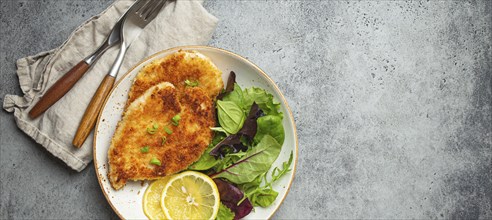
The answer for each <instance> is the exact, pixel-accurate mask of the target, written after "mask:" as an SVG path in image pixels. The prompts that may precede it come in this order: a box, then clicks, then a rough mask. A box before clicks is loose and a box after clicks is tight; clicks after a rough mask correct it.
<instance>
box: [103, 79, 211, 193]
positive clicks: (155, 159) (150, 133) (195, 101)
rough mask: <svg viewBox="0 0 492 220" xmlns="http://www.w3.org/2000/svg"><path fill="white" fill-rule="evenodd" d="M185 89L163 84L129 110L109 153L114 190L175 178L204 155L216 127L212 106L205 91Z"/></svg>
mask: <svg viewBox="0 0 492 220" xmlns="http://www.w3.org/2000/svg"><path fill="white" fill-rule="evenodd" d="M184 78H186V77H184ZM184 78H183V79H184ZM181 89H182V92H180V91H179V90H178V89H177V88H175V86H173V85H172V84H170V83H168V82H162V83H159V84H157V85H154V86H152V87H149V88H148V89H146V90H144V92H143V93H142V94H141V95H140V96H139V97H138V98H136V99H135V100H134V101H133V102H131V103H130V104H129V105H128V106H127V109H126V111H125V112H124V114H123V118H122V120H121V121H120V122H119V123H118V126H117V128H116V131H115V134H114V137H113V140H112V142H111V146H110V148H109V152H108V157H109V158H108V159H109V174H108V175H109V180H110V182H111V185H112V186H113V188H114V189H116V190H117V189H120V188H122V187H123V186H124V185H125V183H126V181H127V180H144V179H145V180H149V179H158V178H161V177H163V176H166V175H170V174H173V173H176V172H178V171H181V170H183V169H186V168H187V167H188V166H189V165H190V164H192V163H193V162H195V161H197V160H198V159H199V158H200V156H201V155H202V154H203V152H204V151H205V149H206V148H207V146H208V145H209V143H210V141H211V139H212V135H213V133H212V131H211V130H210V127H213V126H214V125H215V112H214V111H215V110H214V106H213V101H212V99H211V98H210V93H207V92H206V90H204V89H202V88H200V87H183V88H181Z"/></svg>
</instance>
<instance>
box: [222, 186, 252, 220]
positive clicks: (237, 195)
mask: <svg viewBox="0 0 492 220" xmlns="http://www.w3.org/2000/svg"><path fill="white" fill-rule="evenodd" d="M214 182H215V184H216V185H217V189H218V190H219V194H220V202H221V203H222V204H224V205H225V206H227V208H229V209H230V210H231V211H232V212H234V214H235V215H234V219H235V220H236V219H241V218H243V217H244V216H246V215H248V214H249V213H250V212H251V210H253V205H252V204H251V202H250V201H249V200H248V199H245V200H244V201H242V202H241V203H239V201H241V200H242V199H243V197H244V193H243V192H241V190H239V188H237V187H236V186H234V185H232V184H231V183H228V182H226V181H224V180H221V179H214Z"/></svg>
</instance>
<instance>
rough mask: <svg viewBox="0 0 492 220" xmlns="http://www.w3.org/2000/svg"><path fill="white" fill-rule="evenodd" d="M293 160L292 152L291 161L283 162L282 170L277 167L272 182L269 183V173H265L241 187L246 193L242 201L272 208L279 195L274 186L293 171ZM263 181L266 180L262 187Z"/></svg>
mask: <svg viewBox="0 0 492 220" xmlns="http://www.w3.org/2000/svg"><path fill="white" fill-rule="evenodd" d="M293 158H294V153H293V152H290V156H289V160H287V161H285V162H283V163H282V167H281V168H278V167H275V169H273V171H272V174H271V176H272V178H271V180H270V181H267V179H266V174H267V172H265V173H263V174H261V175H260V176H258V177H257V178H256V179H255V180H253V181H251V182H249V183H244V184H241V185H239V188H241V190H242V191H243V192H244V198H243V199H242V200H241V201H243V200H244V199H246V198H248V199H249V200H250V201H251V203H253V206H261V207H268V206H270V205H271V204H272V203H273V202H274V201H275V199H276V198H277V195H278V193H277V192H276V191H275V190H273V187H272V184H273V183H274V182H276V181H277V180H279V179H280V178H281V177H282V176H284V175H285V174H287V173H288V172H289V171H291V170H290V166H291V165H292V161H293ZM263 180H265V185H263V186H261V183H262V182H263ZM241 201H240V202H241Z"/></svg>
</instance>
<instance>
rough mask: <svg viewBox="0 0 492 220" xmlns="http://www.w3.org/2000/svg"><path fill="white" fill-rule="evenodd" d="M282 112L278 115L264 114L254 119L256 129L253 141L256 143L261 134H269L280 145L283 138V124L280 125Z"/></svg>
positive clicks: (261, 136)
mask: <svg viewBox="0 0 492 220" xmlns="http://www.w3.org/2000/svg"><path fill="white" fill-rule="evenodd" d="M282 119H283V116H282V114H279V115H265V116H263V117H259V118H258V119H257V120H256V121H257V123H258V125H257V131H256V135H255V137H254V141H255V142H256V143H258V142H259V141H260V140H261V139H262V138H263V136H265V135H270V136H272V137H273V138H275V140H276V141H277V142H278V143H279V144H280V145H282V144H283V143H284V139H285V133H284V126H283V125H282Z"/></svg>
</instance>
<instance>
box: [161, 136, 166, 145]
mask: <svg viewBox="0 0 492 220" xmlns="http://www.w3.org/2000/svg"><path fill="white" fill-rule="evenodd" d="M166 140H167V138H166V137H162V143H161V145H164V144H165V143H166Z"/></svg>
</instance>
